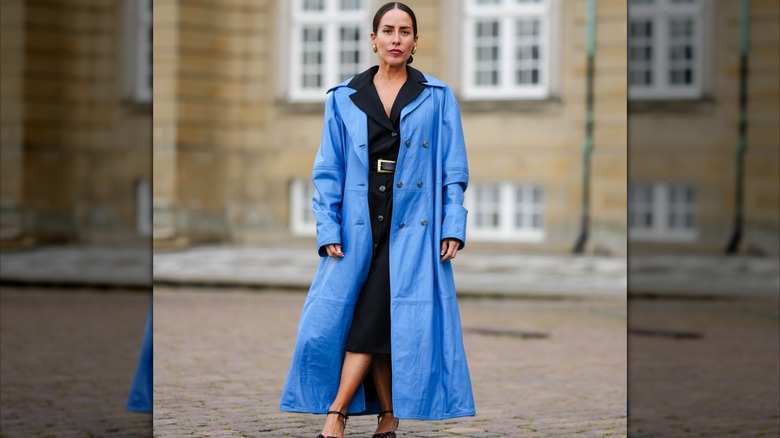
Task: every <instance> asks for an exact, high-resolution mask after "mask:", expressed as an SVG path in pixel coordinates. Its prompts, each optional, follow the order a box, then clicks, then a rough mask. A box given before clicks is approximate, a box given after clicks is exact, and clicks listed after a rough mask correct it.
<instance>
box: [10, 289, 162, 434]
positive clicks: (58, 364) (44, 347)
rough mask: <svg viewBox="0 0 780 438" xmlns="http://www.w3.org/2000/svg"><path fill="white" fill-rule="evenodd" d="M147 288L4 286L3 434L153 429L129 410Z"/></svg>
mask: <svg viewBox="0 0 780 438" xmlns="http://www.w3.org/2000/svg"><path fill="white" fill-rule="evenodd" d="M149 301H150V296H149V294H147V293H138V292H124V291H121V290H114V291H111V292H110V293H106V292H96V291H89V290H83V289H81V290H79V289H68V290H65V291H64V290H55V289H43V290H42V289H34V288H15V287H10V286H3V287H2V290H1V291H0V350H2V354H0V374H2V379H1V380H0V436H2V437H24V438H27V437H89V436H99V437H104V436H107V437H111V436H117V437H120V436H121V437H124V436H132V437H143V436H151V429H152V424H151V416H150V415H149V414H139V413H133V412H127V411H126V410H125V403H126V402H127V396H128V391H129V389H130V385H131V383H132V379H133V375H134V373H135V368H136V365H137V363H138V355H139V353H140V348H141V340H142V338H143V329H144V322H145V321H146V315H147V313H148V311H149Z"/></svg>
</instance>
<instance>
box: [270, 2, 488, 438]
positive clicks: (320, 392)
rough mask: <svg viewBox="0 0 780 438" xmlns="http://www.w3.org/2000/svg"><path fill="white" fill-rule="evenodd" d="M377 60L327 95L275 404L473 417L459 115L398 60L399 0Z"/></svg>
mask: <svg viewBox="0 0 780 438" xmlns="http://www.w3.org/2000/svg"><path fill="white" fill-rule="evenodd" d="M371 41H372V47H373V50H374V52H375V53H377V55H378V61H379V63H378V65H377V66H374V67H372V68H370V69H369V70H367V71H365V72H363V73H361V74H358V75H357V76H355V77H353V78H351V79H349V80H347V81H345V82H344V83H342V84H339V85H337V86H336V87H334V88H333V89H331V90H329V93H331V94H330V97H329V99H328V101H327V103H326V107H325V124H324V128H323V134H322V143H321V144H320V148H319V151H318V152H317V156H316V158H315V162H314V168H313V171H312V177H313V180H314V185H315V188H316V194H315V196H314V202H313V208H314V212H315V214H316V216H317V247H318V251H319V254H320V256H321V257H322V259H321V262H320V266H319V269H318V271H317V274H316V276H315V278H314V281H313V282H312V285H311V289H310V290H309V294H308V296H307V299H306V303H305V304H304V308H303V312H302V314H301V320H300V324H299V327H298V338H297V342H296V346H295V352H294V354H293V359H292V364H291V366H290V372H289V374H288V377H287V383H286V385H285V389H284V393H283V395H282V401H281V410H283V411H291V412H310V413H323V414H324V413H327V416H326V420H325V425H324V427H323V429H322V435H321V436H325V437H331V436H343V433H344V428H345V426H346V420H347V416H348V415H363V414H377V413H378V414H379V421H378V426H377V429H376V434H375V435H374V436H375V437H394V436H395V432H394V431H395V429H396V428H397V427H398V419H399V418H408V419H420V420H439V419H445V418H454V417H463V416H471V415H474V414H475V410H474V400H473V395H472V391H471V381H470V377H469V372H468V366H467V364H466V357H465V353H464V351H463V341H462V336H461V327H460V315H459V311H458V304H457V300H456V297H455V287H454V283H453V278H452V269H451V265H450V260H451V259H453V258H454V257H455V255H456V253H457V251H458V250H460V249H462V248H463V246H464V242H465V237H466V236H465V229H466V210H465V209H464V208H463V206H462V204H463V192H464V191H465V189H466V185H467V183H468V164H467V160H466V150H465V145H464V140H463V132H462V128H461V121H460V110H459V107H458V103H457V101H456V100H455V97H454V96H453V94H452V92H451V91H450V90H449V88H447V86H446V85H445V84H444V83H442V82H441V81H439V80H437V79H435V78H432V77H430V76H428V75H424V74H422V73H420V72H419V71H417V70H415V69H413V68H411V67H409V66H408V64H409V63H411V62H412V54H413V53H415V52H416V50H417V20H416V18H415V15H414V12H412V10H411V9H410V8H409V7H408V6H406V5H404V4H402V3H397V2H393V3H388V4H386V5H384V6H382V7H381V8H380V9H379V10H378V11H377V13H376V15H375V17H374V20H373V32H372V33H371Z"/></svg>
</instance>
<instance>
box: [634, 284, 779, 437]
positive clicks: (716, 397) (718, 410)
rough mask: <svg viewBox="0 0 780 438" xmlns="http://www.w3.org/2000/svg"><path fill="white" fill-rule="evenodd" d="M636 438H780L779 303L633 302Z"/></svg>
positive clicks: (743, 301)
mask: <svg viewBox="0 0 780 438" xmlns="http://www.w3.org/2000/svg"><path fill="white" fill-rule="evenodd" d="M629 315H630V318H629V330H630V335H629V350H628V357H629V370H630V379H629V401H630V405H629V406H630V411H629V413H630V420H629V436H637V437H640V436H641V437H721V436H726V437H778V436H780V374H779V373H778V370H780V302H778V300H777V297H774V298H771V299H741V300H709V301H702V300H698V301H695V300H689V301H674V300H630V302H629Z"/></svg>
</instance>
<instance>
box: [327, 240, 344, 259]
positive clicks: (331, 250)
mask: <svg viewBox="0 0 780 438" xmlns="http://www.w3.org/2000/svg"><path fill="white" fill-rule="evenodd" d="M325 251H326V252H327V253H328V257H339V258H340V257H344V253H343V252H341V245H339V244H338V243H331V244H330V245H325Z"/></svg>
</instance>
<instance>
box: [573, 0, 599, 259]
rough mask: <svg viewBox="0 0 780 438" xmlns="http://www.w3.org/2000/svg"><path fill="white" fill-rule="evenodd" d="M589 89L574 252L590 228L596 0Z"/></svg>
mask: <svg viewBox="0 0 780 438" xmlns="http://www.w3.org/2000/svg"><path fill="white" fill-rule="evenodd" d="M587 51H588V52H587V53H588V65H587V73H586V76H587V79H586V80H587V89H586V97H585V99H586V100H585V144H584V146H583V148H582V210H581V212H580V235H579V237H578V238H577V242H576V243H575V244H574V248H573V249H572V252H573V253H574V254H582V253H583V252H584V251H585V244H586V243H587V241H588V229H589V228H590V156H591V155H592V153H593V76H594V74H593V73H594V58H595V53H596V0H588V17H587Z"/></svg>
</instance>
